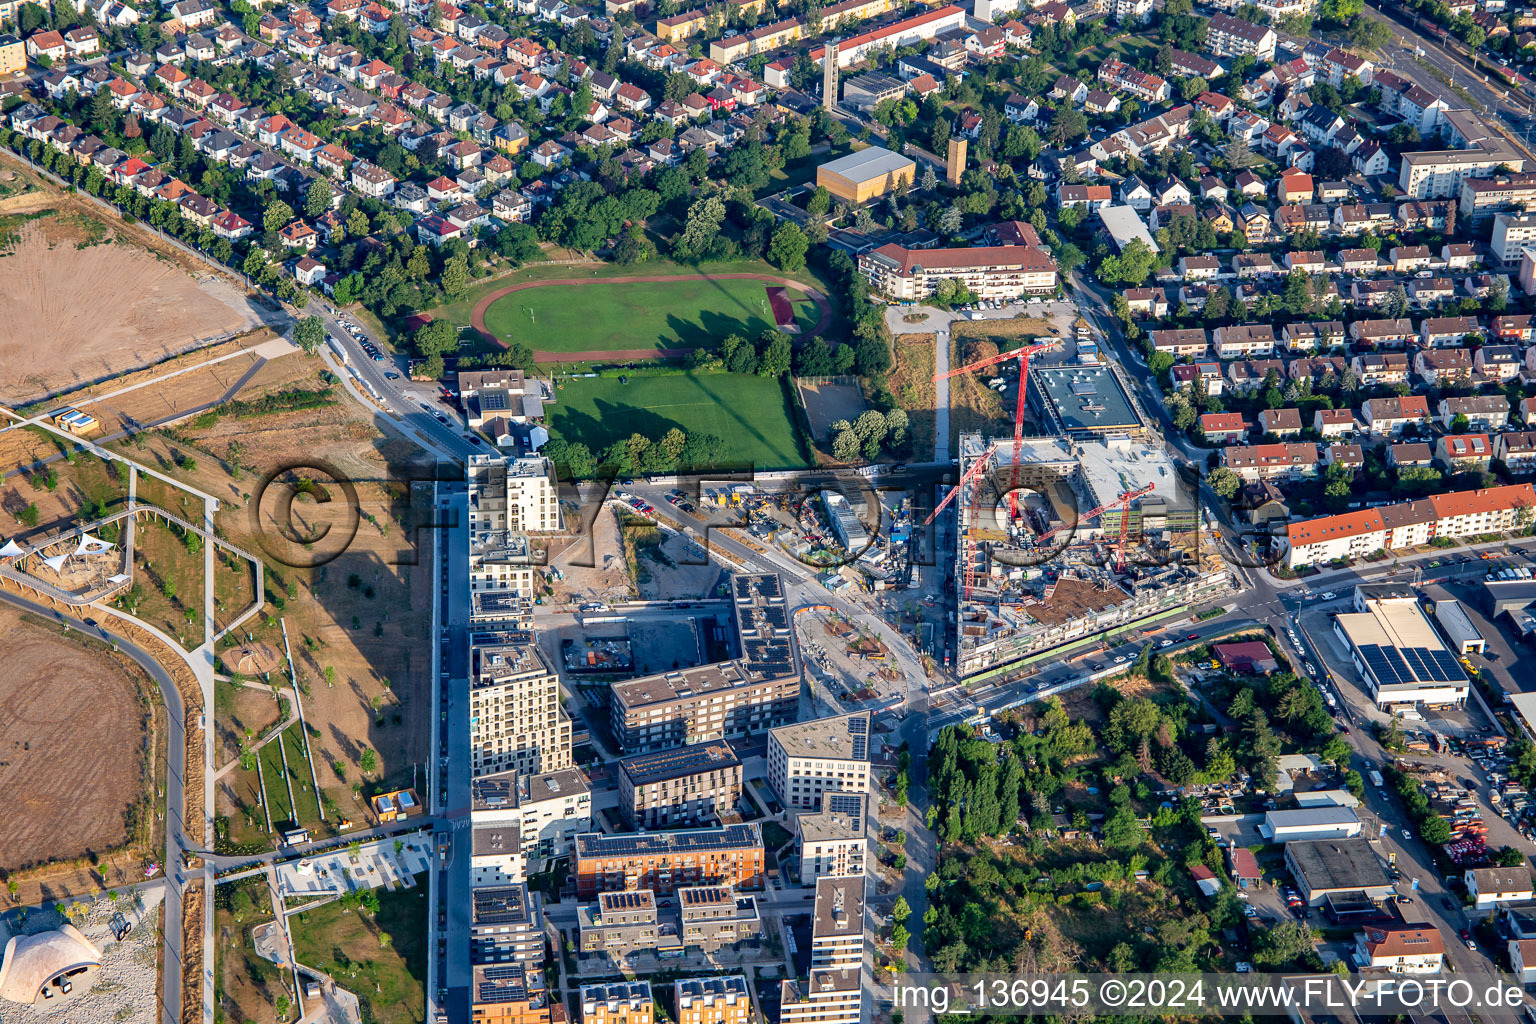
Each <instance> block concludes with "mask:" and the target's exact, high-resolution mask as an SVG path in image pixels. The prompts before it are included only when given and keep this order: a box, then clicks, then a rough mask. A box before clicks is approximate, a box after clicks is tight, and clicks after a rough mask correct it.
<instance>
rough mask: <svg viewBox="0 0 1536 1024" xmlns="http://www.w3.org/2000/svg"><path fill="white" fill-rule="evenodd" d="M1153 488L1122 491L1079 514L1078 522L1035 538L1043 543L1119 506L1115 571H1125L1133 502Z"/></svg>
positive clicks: (1061, 526)
mask: <svg viewBox="0 0 1536 1024" xmlns="http://www.w3.org/2000/svg"><path fill="white" fill-rule="evenodd" d="M1151 490H1152V485H1151V484H1147V485H1146V486H1145V487H1140V488H1137V489H1136V490H1134V491H1125V492H1124V493H1122V494H1121V495H1120V497H1118V498H1116V499H1114V500H1113V501H1106V502H1105V503H1104V504H1102V505H1100V506H1099V507H1098V508H1095V509H1090V510H1089V511H1087V512H1085V513H1083V514H1082V515H1080V516H1078V517H1077V522H1076V523H1062V524H1061V525H1060V526H1058V527H1056V528H1055V529H1054V530H1046V531H1045V532H1044V533H1042V534H1041V535H1040V536H1038V537H1036V538H1035V543H1036V544H1042V543H1044V542H1045V541H1046V540H1048V539H1050V538H1051V537H1054V536H1055V535H1056V534H1058V533H1060V532H1061V531H1062V530H1066V529H1069V528H1071V529H1076V527H1077V523H1081V522H1083V521H1084V520H1086V519H1092V518H1093V517H1094V516H1096V515H1098V514H1099V513H1100V512H1105V511H1107V510H1109V509H1112V508H1116V507H1118V508H1119V509H1120V540H1119V542H1118V543H1117V544H1116V545H1115V571H1116V572H1124V571H1125V536H1126V528H1127V527H1128V526H1129V525H1130V522H1131V514H1130V513H1131V502H1133V501H1135V500H1136V499H1137V498H1139V497H1141V496H1142V495H1144V494H1147V493H1149V492H1150V491H1151Z"/></svg>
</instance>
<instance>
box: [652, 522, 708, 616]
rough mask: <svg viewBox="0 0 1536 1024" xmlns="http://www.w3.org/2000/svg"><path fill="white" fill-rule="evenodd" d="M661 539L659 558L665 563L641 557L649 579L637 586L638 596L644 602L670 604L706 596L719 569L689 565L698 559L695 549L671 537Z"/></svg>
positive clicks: (673, 534) (684, 541) (667, 535)
mask: <svg viewBox="0 0 1536 1024" xmlns="http://www.w3.org/2000/svg"><path fill="white" fill-rule="evenodd" d="M662 536H663V538H664V539H663V540H662V542H661V554H662V555H663V556H664V558H665V561H663V560H660V559H657V558H655V557H652V556H649V555H647V556H645V570H646V573H647V575H648V576H649V579H648V580H647V581H646V582H644V583H642V584H641V585H640V596H641V597H642V598H644V599H646V600H648V601H673V600H691V599H693V598H698V597H703V596H705V595H706V594H708V593H709V592H710V591H711V590H712V589H713V588H714V586H715V584H716V583H717V582H718V581H719V579H720V571H721V570H720V566H719V565H718V564H717V563H715V562H708V563H706V564H704V565H695V564H691V563H694V562H698V561H700V560H701V558H702V555H701V553H700V551H699V548H698V545H696V544H693V543H692V542H690V541H689V540H688V538H686V537H683V536H680V535H678V534H675V533H668V534H663V535H662ZM669 562H670V563H671V564H667V563H669Z"/></svg>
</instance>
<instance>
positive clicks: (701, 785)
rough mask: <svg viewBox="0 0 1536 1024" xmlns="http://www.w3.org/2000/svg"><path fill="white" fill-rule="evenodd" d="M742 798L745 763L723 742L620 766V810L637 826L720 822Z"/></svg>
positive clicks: (645, 756) (657, 753)
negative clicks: (742, 764)
mask: <svg viewBox="0 0 1536 1024" xmlns="http://www.w3.org/2000/svg"><path fill="white" fill-rule="evenodd" d="M740 798H741V760H740V758H738V757H737V756H736V755H735V754H733V753H731V748H730V747H729V746H727V745H726V744H724V743H718V742H717V743H700V744H695V745H694V746H689V747H679V748H677V749H675V750H658V751H655V752H653V753H650V754H640V755H637V756H635V757H627V758H625V759H624V760H622V761H620V762H619V811H620V813H622V814H623V815H624V818H625V820H626V821H628V822H629V824H630V825H631V826H632V827H634V828H639V829H646V828H671V827H676V826H678V825H702V824H708V823H713V822H717V821H719V820H720V818H721V815H722V814H734V813H735V811H736V802H737V801H738V800H739V799H740Z"/></svg>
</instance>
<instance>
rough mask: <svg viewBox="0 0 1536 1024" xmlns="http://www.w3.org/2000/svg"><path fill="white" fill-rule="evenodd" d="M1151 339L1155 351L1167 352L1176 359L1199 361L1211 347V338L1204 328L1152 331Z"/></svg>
mask: <svg viewBox="0 0 1536 1024" xmlns="http://www.w3.org/2000/svg"><path fill="white" fill-rule="evenodd" d="M1151 337H1152V349H1153V351H1156V352H1167V353H1168V354H1169V355H1171V356H1173V357H1174V358H1175V359H1183V358H1186V357H1190V358H1196V359H1198V358H1199V357H1200V356H1203V355H1205V354H1206V352H1207V351H1208V350H1209V349H1210V347H1211V341H1210V336H1209V335H1208V334H1207V333H1206V331H1205V328H1203V327H1190V328H1181V329H1176V330H1167V331H1152V332H1151Z"/></svg>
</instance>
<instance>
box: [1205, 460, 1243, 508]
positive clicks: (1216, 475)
mask: <svg viewBox="0 0 1536 1024" xmlns="http://www.w3.org/2000/svg"><path fill="white" fill-rule="evenodd" d="M1206 482H1207V483H1209V484H1210V485H1211V490H1212V491H1214V492H1215V493H1216V496H1217V497H1219V498H1222V499H1224V500H1226V501H1231V500H1232V499H1233V498H1234V497H1236V496H1237V492H1238V490H1239V489H1240V488H1241V487H1242V486H1243V478H1242V477H1240V476H1238V475H1237V474H1236V473H1234V472H1232V471H1231V470H1230V469H1227V468H1226V467H1225V466H1221V467H1218V468H1216V469H1213V470H1211V474H1210V476H1208V477H1206Z"/></svg>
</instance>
